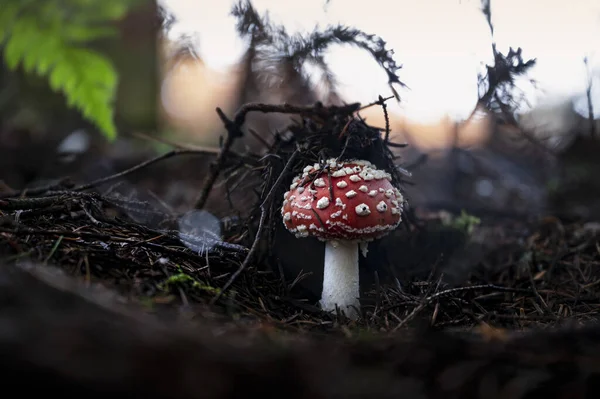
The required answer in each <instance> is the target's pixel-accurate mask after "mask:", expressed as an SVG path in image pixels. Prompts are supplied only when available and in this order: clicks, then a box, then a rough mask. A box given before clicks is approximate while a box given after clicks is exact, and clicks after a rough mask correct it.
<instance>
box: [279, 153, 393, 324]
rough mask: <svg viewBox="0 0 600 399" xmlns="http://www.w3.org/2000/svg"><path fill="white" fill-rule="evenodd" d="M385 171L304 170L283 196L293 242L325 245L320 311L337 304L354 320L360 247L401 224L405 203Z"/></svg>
mask: <svg viewBox="0 0 600 399" xmlns="http://www.w3.org/2000/svg"><path fill="white" fill-rule="evenodd" d="M391 180H392V179H391V176H390V174H389V173H387V172H385V171H383V170H379V169H377V168H376V167H375V166H374V165H373V164H371V163H370V162H368V161H363V160H352V161H344V162H338V161H337V160H336V159H334V158H331V159H328V160H327V161H325V164H324V165H323V167H322V166H321V165H320V164H318V163H316V164H314V165H309V166H307V167H306V168H304V170H303V173H302V174H301V175H299V176H296V177H295V178H294V179H293V182H292V184H291V186H290V189H289V191H287V192H286V193H285V194H284V199H283V206H282V208H281V216H282V217H283V223H284V225H285V227H286V228H287V229H288V231H290V232H291V233H293V234H295V235H296V237H297V238H300V237H308V236H313V237H316V238H318V239H319V240H321V241H324V242H325V264H324V274H323V292H322V294H321V308H322V309H323V310H325V311H332V310H335V308H336V305H337V306H339V307H340V309H343V310H344V311H345V312H346V314H347V315H348V316H349V317H351V318H353V319H355V318H356V317H357V316H358V314H357V313H356V312H355V311H354V309H353V307H354V308H356V309H359V308H360V303H359V301H358V298H359V296H360V292H359V281H358V280H359V271H358V256H359V247H360V249H361V250H362V253H363V256H366V253H367V243H368V242H370V241H373V240H374V239H377V238H381V237H383V236H384V235H386V234H388V233H389V232H390V231H392V230H394V229H395V228H396V227H397V226H398V224H399V223H400V221H401V212H402V206H403V202H404V199H403V197H402V194H401V193H400V191H399V190H398V189H397V188H396V187H394V186H393V185H392V183H391Z"/></svg>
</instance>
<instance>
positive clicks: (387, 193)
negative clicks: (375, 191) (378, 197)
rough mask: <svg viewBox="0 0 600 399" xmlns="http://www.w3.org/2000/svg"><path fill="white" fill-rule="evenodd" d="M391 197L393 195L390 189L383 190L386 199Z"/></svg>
mask: <svg viewBox="0 0 600 399" xmlns="http://www.w3.org/2000/svg"><path fill="white" fill-rule="evenodd" d="M392 195H394V190H392V189H389V190H385V196H386V198H392Z"/></svg>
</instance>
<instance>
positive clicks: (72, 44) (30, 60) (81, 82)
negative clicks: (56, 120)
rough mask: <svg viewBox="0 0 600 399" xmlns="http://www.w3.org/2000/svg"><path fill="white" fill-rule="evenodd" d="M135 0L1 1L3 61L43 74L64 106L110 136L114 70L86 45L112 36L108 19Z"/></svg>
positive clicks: (118, 15)
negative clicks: (63, 100)
mask: <svg viewBox="0 0 600 399" xmlns="http://www.w3.org/2000/svg"><path fill="white" fill-rule="evenodd" d="M136 1H137V0H128V1H124V0H103V1H101V2H100V1H97V0H46V1H44V2H43V3H40V2H37V1H32V0H2V3H3V4H2V6H1V7H0V45H2V46H3V55H4V61H5V63H6V66H7V67H8V68H9V69H11V70H14V69H16V68H17V67H19V66H21V67H22V68H23V70H24V71H25V72H27V73H35V74H38V75H40V76H43V77H45V78H47V79H48V83H49V85H50V87H51V88H52V90H54V91H57V92H62V93H63V94H64V95H65V97H66V101H67V105H68V106H69V107H74V108H76V109H78V110H79V111H80V112H81V114H82V115H83V116H84V118H86V119H87V120H89V121H90V122H92V123H93V124H95V125H96V126H97V127H98V129H99V130H100V131H101V132H102V133H103V134H104V135H105V136H106V137H107V138H108V139H110V140H112V139H114V138H115V137H116V127H115V123H114V115H113V114H114V110H113V107H114V105H113V103H114V99H115V96H116V90H117V84H118V73H117V71H116V69H115V67H114V66H113V64H112V63H111V62H110V60H109V59H108V58H107V57H105V56H104V55H102V54H100V53H98V52H96V51H93V50H90V49H89V48H86V47H85V45H86V43H88V42H90V41H92V40H97V39H100V38H105V37H109V36H113V35H116V34H117V31H116V30H115V28H114V27H113V26H111V22H113V21H115V20H118V19H120V18H122V17H123V16H124V15H125V14H126V12H127V11H128V9H129V7H131V6H132V5H133V4H134V3H135V2H136Z"/></svg>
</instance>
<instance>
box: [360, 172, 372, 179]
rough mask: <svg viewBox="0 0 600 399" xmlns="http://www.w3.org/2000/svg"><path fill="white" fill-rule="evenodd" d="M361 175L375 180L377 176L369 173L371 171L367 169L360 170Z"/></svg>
mask: <svg viewBox="0 0 600 399" xmlns="http://www.w3.org/2000/svg"><path fill="white" fill-rule="evenodd" d="M360 177H362V178H363V179H364V180H366V181H369V180H373V179H374V178H375V176H373V174H372V173H369V171H367V170H363V171H362V172H360Z"/></svg>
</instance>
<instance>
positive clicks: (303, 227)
mask: <svg viewBox="0 0 600 399" xmlns="http://www.w3.org/2000/svg"><path fill="white" fill-rule="evenodd" d="M297 228H298V231H300V232H303V231H306V225H305V224H300V225H298V227H297Z"/></svg>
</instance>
